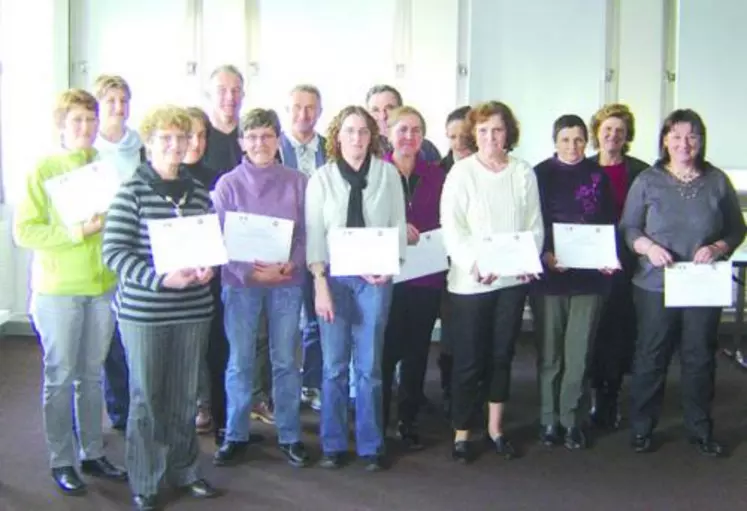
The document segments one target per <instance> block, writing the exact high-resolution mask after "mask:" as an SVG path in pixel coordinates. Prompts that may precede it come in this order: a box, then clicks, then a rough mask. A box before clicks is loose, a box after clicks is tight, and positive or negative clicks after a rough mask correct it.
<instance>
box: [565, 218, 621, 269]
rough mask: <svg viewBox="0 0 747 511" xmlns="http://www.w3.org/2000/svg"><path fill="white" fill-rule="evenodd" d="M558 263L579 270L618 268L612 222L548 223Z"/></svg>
mask: <svg viewBox="0 0 747 511" xmlns="http://www.w3.org/2000/svg"><path fill="white" fill-rule="evenodd" d="M552 232H553V243H554V245H555V259H557V261H558V266H562V267H564V268H578V269H583V270H601V269H605V268H610V269H612V268H618V267H619V266H620V263H619V261H618V259H617V240H616V238H615V226H614V225H587V224H560V223H553V224H552Z"/></svg>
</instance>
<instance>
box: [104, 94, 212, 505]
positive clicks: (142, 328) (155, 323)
mask: <svg viewBox="0 0 747 511" xmlns="http://www.w3.org/2000/svg"><path fill="white" fill-rule="evenodd" d="M191 129H192V120H191V118H190V117H189V114H188V113H187V112H186V111H185V110H184V109H182V108H178V107H172V106H166V107H158V108H155V109H154V110H152V111H150V112H149V113H148V114H147V115H146V116H145V118H144V119H143V121H142V124H141V127H140V136H141V138H142V140H143V141H144V142H145V147H146V149H147V153H148V161H147V162H146V163H143V164H141V165H140V166H139V167H138V168H137V170H136V171H135V175H134V176H133V177H132V179H130V180H128V181H126V182H125V183H124V184H123V185H122V188H121V189H120V190H119V192H118V193H117V196H116V197H115V198H114V201H113V202H112V205H111V208H110V210H109V215H108V217H107V220H106V225H105V228H104V248H103V255H104V261H105V263H106V264H107V266H109V267H110V268H111V269H112V270H114V271H116V272H117V274H118V275H119V288H118V290H117V296H116V300H115V307H116V312H117V319H118V321H119V329H120V332H121V335H122V344H123V345H124V347H125V353H126V355H127V364H128V367H129V368H130V412H129V415H128V420H127V435H126V458H127V468H128V471H129V479H130V487H131V489H132V492H133V495H134V503H135V508H136V509H140V510H146V509H148V510H150V509H159V504H158V498H157V496H158V490H159V486H160V483H161V480H162V479H164V478H166V479H167V480H168V481H169V483H171V484H172V485H174V486H177V487H179V488H182V489H183V490H185V491H187V492H188V493H189V494H191V495H192V496H193V497H196V498H209V497H214V496H216V494H217V492H216V490H214V489H213V488H212V486H211V485H210V484H209V483H208V482H207V481H205V480H204V479H202V478H201V476H200V470H199V467H198V460H197V457H198V454H199V446H198V444H197V433H196V431H195V425H194V420H195V415H196V413H197V386H198V372H199V366H200V357H201V354H202V346H203V345H204V339H205V337H207V335H208V332H209V330H210V322H211V319H212V315H213V298H212V295H211V294H210V288H209V283H210V280H211V279H212V277H213V270H212V268H211V267H206V268H193V269H182V270H175V271H170V272H167V273H165V274H159V273H158V272H157V271H156V268H155V266H154V257H155V254H154V251H153V247H155V243H154V240H155V238H154V237H153V236H152V232H151V231H152V229H153V228H154V226H153V225H151V222H154V221H161V222H162V221H163V219H174V222H173V224H176V223H177V220H176V219H185V220H186V219H187V218H189V217H192V216H195V215H205V214H207V213H209V211H210V209H211V204H210V196H209V195H208V191H207V190H206V189H205V188H204V187H203V186H202V185H201V184H200V183H199V182H198V181H197V180H195V179H194V178H193V177H192V176H191V175H190V174H189V172H188V171H187V169H186V168H185V167H184V166H183V165H182V161H183V159H184V156H185V154H186V152H187V147H188V137H189V133H190V132H191ZM161 225H163V224H161ZM163 248H168V247H163ZM159 255H160V256H162V257H163V258H165V257H166V256H168V255H169V254H166V253H165V252H164V253H161V254H159Z"/></svg>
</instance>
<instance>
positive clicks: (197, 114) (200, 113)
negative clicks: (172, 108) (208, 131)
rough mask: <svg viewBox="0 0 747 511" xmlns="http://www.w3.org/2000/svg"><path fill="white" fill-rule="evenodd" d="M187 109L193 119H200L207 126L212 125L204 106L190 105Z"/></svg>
mask: <svg viewBox="0 0 747 511" xmlns="http://www.w3.org/2000/svg"><path fill="white" fill-rule="evenodd" d="M185 110H186V111H187V115H189V117H190V118H191V119H192V120H195V121H200V122H201V123H202V125H203V126H205V128H207V127H208V126H209V125H210V118H209V117H208V115H207V114H206V113H205V110H203V109H202V108H200V107H198V106H188V107H187V108H185Z"/></svg>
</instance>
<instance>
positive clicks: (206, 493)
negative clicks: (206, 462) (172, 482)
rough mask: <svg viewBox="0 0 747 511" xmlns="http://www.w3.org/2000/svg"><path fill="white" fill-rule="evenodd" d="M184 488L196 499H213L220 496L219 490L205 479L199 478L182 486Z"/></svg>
mask: <svg viewBox="0 0 747 511" xmlns="http://www.w3.org/2000/svg"><path fill="white" fill-rule="evenodd" d="M182 490H184V491H186V492H187V493H189V494H190V495H191V496H192V497H193V498H195V499H212V498H215V497H217V496H218V494H219V493H218V490H216V489H215V488H213V487H212V486H211V485H210V483H208V482H207V481H206V480H205V479H198V480H197V481H195V482H193V483H192V484H188V485H187V486H182Z"/></svg>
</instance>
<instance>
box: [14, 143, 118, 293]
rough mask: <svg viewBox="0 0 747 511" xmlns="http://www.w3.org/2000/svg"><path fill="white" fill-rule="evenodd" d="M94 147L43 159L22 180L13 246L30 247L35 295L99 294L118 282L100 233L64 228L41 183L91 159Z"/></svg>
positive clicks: (107, 290)
mask: <svg viewBox="0 0 747 511" xmlns="http://www.w3.org/2000/svg"><path fill="white" fill-rule="evenodd" d="M96 157H97V153H96V150H95V149H85V150H78V151H69V152H65V153H62V154H55V155H53V156H49V157H47V158H44V159H43V160H42V161H41V162H40V163H39V165H37V167H36V169H34V171H33V172H31V173H30V174H29V175H28V176H27V178H26V189H25V190H24V196H23V199H22V200H21V202H20V204H18V206H17V207H16V211H15V215H14V218H13V237H14V238H15V241H16V244H17V245H18V246H20V247H23V248H28V249H31V250H33V251H34V258H33V263H32V267H31V289H32V291H34V292H36V293H42V294H50V295H67V296H70V295H72V296H100V295H102V294H104V293H107V292H110V291H111V290H112V289H113V288H114V286H115V285H116V282H117V281H116V276H115V275H114V273H112V272H111V271H110V270H109V269H108V268H107V267H106V266H105V265H104V262H103V259H102V257H101V243H102V234H101V233H100V232H99V233H96V234H93V235H91V236H85V237H84V236H83V234H82V228H81V226H77V227H74V228H72V229H70V228H68V227H67V226H65V225H64V224H63V222H62V220H61V219H60V216H59V214H58V213H57V211H56V210H55V208H54V206H53V205H52V203H51V202H50V200H49V197H48V195H47V192H46V190H45V188H44V182H45V181H47V180H48V179H51V178H53V177H56V176H59V175H61V174H65V173H67V172H70V171H73V170H75V169H77V168H80V167H82V166H83V165H86V164H88V163H91V162H92V161H93V160H94V159H95V158H96Z"/></svg>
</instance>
